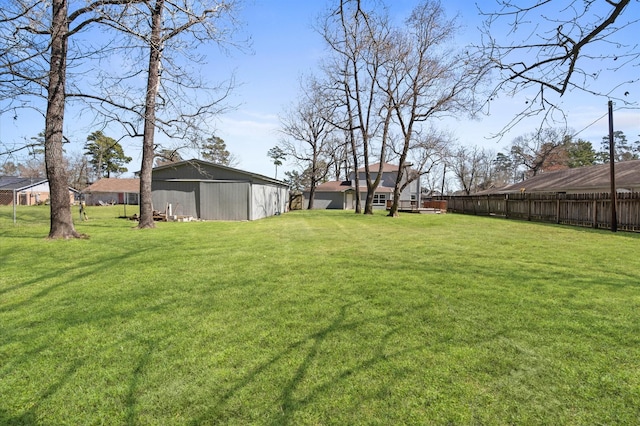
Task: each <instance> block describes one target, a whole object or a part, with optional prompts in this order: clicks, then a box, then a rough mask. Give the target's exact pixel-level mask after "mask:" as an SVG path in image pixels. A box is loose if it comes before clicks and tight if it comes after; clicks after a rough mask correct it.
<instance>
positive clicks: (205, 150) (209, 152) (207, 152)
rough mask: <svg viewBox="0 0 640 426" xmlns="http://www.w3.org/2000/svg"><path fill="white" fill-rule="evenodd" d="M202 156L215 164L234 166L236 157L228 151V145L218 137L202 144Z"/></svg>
mask: <svg viewBox="0 0 640 426" xmlns="http://www.w3.org/2000/svg"><path fill="white" fill-rule="evenodd" d="M200 155H201V156H202V158H203V159H205V160H207V161H210V162H212V163H214V164H220V165H223V166H233V163H235V157H234V156H233V154H231V153H230V152H229V151H228V150H227V144H226V143H225V142H224V140H223V139H222V138H220V137H218V136H212V137H210V138H209V139H207V140H206V142H205V143H203V144H202V147H201V151H200Z"/></svg>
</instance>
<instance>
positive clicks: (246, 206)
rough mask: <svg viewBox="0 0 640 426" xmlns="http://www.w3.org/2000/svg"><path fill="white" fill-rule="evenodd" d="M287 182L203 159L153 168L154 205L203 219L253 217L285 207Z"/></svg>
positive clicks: (272, 212)
mask: <svg viewBox="0 0 640 426" xmlns="http://www.w3.org/2000/svg"><path fill="white" fill-rule="evenodd" d="M288 194H289V186H288V184H287V183H285V182H282V181H279V180H276V179H272V178H270V177H267V176H263V175H260V174H257V173H251V172H246V171H244V170H239V169H235V168H232V167H227V166H222V165H219V164H214V163H210V162H207V161H203V160H196V159H194V160H187V161H180V162H177V163H169V164H163V165H161V166H159V167H156V168H154V169H153V171H152V184H151V195H152V201H153V208H154V210H157V211H165V210H166V209H168V206H169V205H171V212H172V214H174V215H178V216H191V217H194V218H198V219H202V220H256V219H262V218H265V217H268V216H274V215H278V214H281V213H284V212H285V211H286V207H287V202H288Z"/></svg>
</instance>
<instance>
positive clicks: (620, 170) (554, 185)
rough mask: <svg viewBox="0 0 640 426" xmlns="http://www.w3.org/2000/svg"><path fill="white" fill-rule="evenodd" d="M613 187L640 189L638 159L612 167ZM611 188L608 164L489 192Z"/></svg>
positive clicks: (547, 175)
mask: <svg viewBox="0 0 640 426" xmlns="http://www.w3.org/2000/svg"><path fill="white" fill-rule="evenodd" d="M615 170H616V176H615V178H616V187H617V188H618V189H623V188H625V189H631V188H636V190H637V188H640V160H631V161H622V162H619V163H616V164H615ZM609 187H610V165H609V164H608V163H607V164H598V165H595V166H586V167H577V168H574V169H564V170H556V171H553V172H546V173H541V174H539V175H537V176H534V177H532V178H529V179H527V180H525V181H522V182H518V183H515V184H512V185H508V186H505V187H502V188H497V189H495V190H494V191H492V192H495V193H507V192H520V191H522V189H524V190H525V191H526V192H566V191H582V192H586V191H602V190H606V191H607V192H608V190H609Z"/></svg>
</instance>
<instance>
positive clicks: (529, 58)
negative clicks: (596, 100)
mask: <svg viewBox="0 0 640 426" xmlns="http://www.w3.org/2000/svg"><path fill="white" fill-rule="evenodd" d="M495 5H496V9H494V10H492V9H491V6H488V5H487V3H486V2H483V3H482V6H480V13H481V14H482V15H483V16H484V17H485V18H486V19H485V22H484V26H483V27H482V28H481V30H482V35H483V36H482V43H481V45H480V46H479V47H480V49H481V51H482V52H483V54H484V56H485V58H487V60H488V63H489V66H490V67H492V69H493V70H494V72H495V73H496V75H495V77H496V81H497V85H496V86H495V88H494V92H493V95H492V97H491V98H490V100H491V99H492V98H494V97H497V96H500V95H501V94H505V93H506V94H508V95H516V94H522V95H524V96H525V97H526V102H525V103H524V104H523V107H522V111H521V112H520V113H519V114H518V115H517V116H516V118H514V120H513V121H512V122H510V123H509V124H508V125H507V126H506V127H505V128H506V129H508V128H511V127H513V126H514V125H515V124H517V123H518V122H520V121H521V120H522V119H524V118H525V117H528V116H533V115H538V114H542V116H543V117H544V119H543V124H542V126H541V127H543V126H544V125H549V126H553V123H554V122H555V123H558V122H564V121H565V120H566V116H565V113H564V112H563V111H562V108H561V105H560V98H561V97H562V96H565V95H567V93H569V92H575V91H579V92H583V93H588V94H591V95H594V96H601V97H606V98H609V99H614V100H616V101H617V102H618V103H619V104H620V105H624V106H631V104H632V102H631V101H629V100H628V99H630V98H628V97H627V96H628V95H629V91H630V90H631V86H632V85H633V84H635V83H637V82H638V81H639V77H638V74H637V72H636V73H635V74H634V75H632V76H631V77H629V75H625V74H623V73H621V72H619V71H621V70H624V69H627V68H633V67H638V66H639V65H640V47H639V45H638V44H637V24H638V22H639V21H640V17H639V15H638V14H637V13H635V14H634V11H637V7H638V2H637V0H589V1H583V0H571V1H565V2H562V1H550V0H536V1H533V2H527V3H526V4H525V3H523V2H517V1H512V0H501V1H496V3H495ZM596 83H598V84H596ZM600 83H606V84H604V85H603V84H600Z"/></svg>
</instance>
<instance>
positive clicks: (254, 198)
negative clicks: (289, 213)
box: [251, 184, 287, 220]
mask: <svg viewBox="0 0 640 426" xmlns="http://www.w3.org/2000/svg"><path fill="white" fill-rule="evenodd" d="M286 201H287V194H286V189H284V190H283V189H282V188H278V187H275V186H272V185H257V184H253V185H252V186H251V220H256V219H262V218H265V217H269V216H273V215H275V214H276V213H277V212H280V213H284V211H285V210H284V207H285V205H286ZM278 202H279V203H278ZM278 204H279V205H278Z"/></svg>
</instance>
